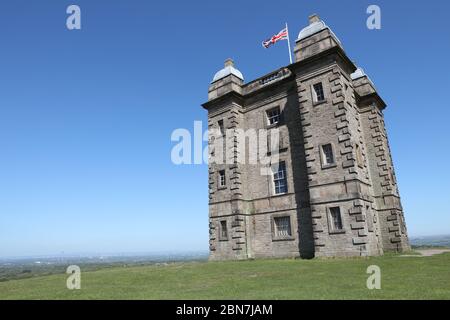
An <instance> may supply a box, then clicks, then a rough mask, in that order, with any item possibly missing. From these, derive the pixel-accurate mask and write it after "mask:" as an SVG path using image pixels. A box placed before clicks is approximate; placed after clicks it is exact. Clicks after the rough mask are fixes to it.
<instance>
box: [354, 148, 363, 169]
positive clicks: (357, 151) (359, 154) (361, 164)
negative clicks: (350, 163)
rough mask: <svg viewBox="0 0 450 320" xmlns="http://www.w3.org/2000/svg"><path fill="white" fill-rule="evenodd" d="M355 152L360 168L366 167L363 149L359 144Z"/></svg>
mask: <svg viewBox="0 0 450 320" xmlns="http://www.w3.org/2000/svg"><path fill="white" fill-rule="evenodd" d="M355 149H356V150H355V152H356V163H357V164H358V166H359V167H363V166H364V160H363V156H362V152H361V148H360V146H359V144H355Z"/></svg>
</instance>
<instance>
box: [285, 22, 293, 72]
mask: <svg viewBox="0 0 450 320" xmlns="http://www.w3.org/2000/svg"><path fill="white" fill-rule="evenodd" d="M286 32H287V42H288V49H289V62H290V64H292V54H291V42H290V41H289V29H288V25H287V22H286Z"/></svg>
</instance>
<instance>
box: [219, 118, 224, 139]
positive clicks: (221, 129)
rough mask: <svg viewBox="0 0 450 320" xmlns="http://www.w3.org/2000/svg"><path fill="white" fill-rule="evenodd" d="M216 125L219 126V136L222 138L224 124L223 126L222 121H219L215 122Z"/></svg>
mask: <svg viewBox="0 0 450 320" xmlns="http://www.w3.org/2000/svg"><path fill="white" fill-rule="evenodd" d="M217 125H218V126H219V131H220V134H221V135H222V136H224V135H225V126H224V124H223V120H219V121H218V122H217Z"/></svg>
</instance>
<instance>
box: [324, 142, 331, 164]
mask: <svg viewBox="0 0 450 320" xmlns="http://www.w3.org/2000/svg"><path fill="white" fill-rule="evenodd" d="M322 163H323V164H324V165H332V164H334V155H333V148H332V146H331V143H328V144H324V145H322Z"/></svg>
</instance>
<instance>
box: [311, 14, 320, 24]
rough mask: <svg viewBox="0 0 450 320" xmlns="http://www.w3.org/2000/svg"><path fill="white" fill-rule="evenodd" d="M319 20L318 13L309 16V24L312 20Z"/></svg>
mask: <svg viewBox="0 0 450 320" xmlns="http://www.w3.org/2000/svg"><path fill="white" fill-rule="evenodd" d="M319 21H320V18H319V15H317V14H316V13H314V14H312V15H310V16H309V24H313V23H314V22H319Z"/></svg>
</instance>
